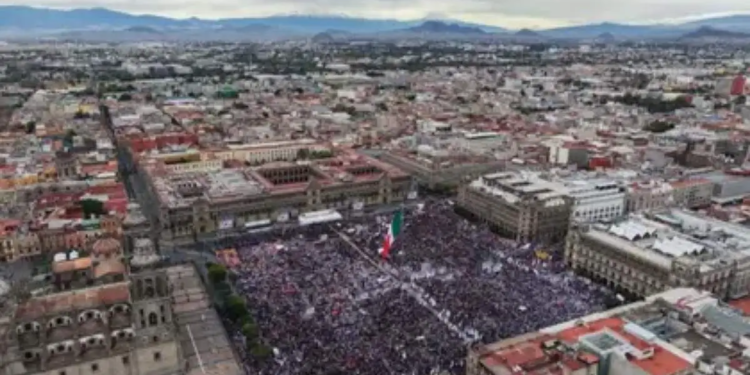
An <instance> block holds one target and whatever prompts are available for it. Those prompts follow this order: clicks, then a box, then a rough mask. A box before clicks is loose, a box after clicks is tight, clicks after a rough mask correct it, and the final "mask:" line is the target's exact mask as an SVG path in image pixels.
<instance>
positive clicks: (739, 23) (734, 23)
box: [679, 14, 750, 32]
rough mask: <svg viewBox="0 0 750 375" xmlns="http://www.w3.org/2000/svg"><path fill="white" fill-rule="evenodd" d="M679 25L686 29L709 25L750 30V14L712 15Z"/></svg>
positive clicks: (728, 29)
mask: <svg viewBox="0 0 750 375" xmlns="http://www.w3.org/2000/svg"><path fill="white" fill-rule="evenodd" d="M679 26H680V27H683V28H685V29H696V28H700V27H703V26H708V27H713V28H717V29H720V30H727V31H742V32H750V15H747V14H736V15H733V16H724V17H711V18H705V19H702V20H697V21H690V22H686V23H683V24H681V25H679Z"/></svg>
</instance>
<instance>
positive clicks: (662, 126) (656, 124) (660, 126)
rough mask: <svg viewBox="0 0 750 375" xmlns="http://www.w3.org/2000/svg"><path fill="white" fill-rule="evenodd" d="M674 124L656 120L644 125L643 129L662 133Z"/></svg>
mask: <svg viewBox="0 0 750 375" xmlns="http://www.w3.org/2000/svg"><path fill="white" fill-rule="evenodd" d="M674 126H675V125H674V124H672V123H669V122H666V121H662V120H656V121H653V122H652V123H650V124H648V125H646V126H644V127H643V130H646V131H650V132H652V133H664V132H666V131H668V130H672V129H674Z"/></svg>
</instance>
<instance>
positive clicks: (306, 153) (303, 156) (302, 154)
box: [297, 148, 310, 160]
mask: <svg viewBox="0 0 750 375" xmlns="http://www.w3.org/2000/svg"><path fill="white" fill-rule="evenodd" d="M309 157H310V150H308V149H306V148H301V149H299V150H298V151H297V160H307V159H308V158H309Z"/></svg>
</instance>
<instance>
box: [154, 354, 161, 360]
mask: <svg viewBox="0 0 750 375" xmlns="http://www.w3.org/2000/svg"><path fill="white" fill-rule="evenodd" d="M159 361H161V353H159V352H154V362H159Z"/></svg>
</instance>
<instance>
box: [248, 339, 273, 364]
mask: <svg viewBox="0 0 750 375" xmlns="http://www.w3.org/2000/svg"><path fill="white" fill-rule="evenodd" d="M250 354H251V355H252V356H253V357H254V358H255V359H257V360H260V361H264V360H266V359H269V358H271V357H272V356H273V349H271V348H269V347H268V346H266V345H263V344H261V343H255V345H253V347H252V348H251V349H250Z"/></svg>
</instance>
